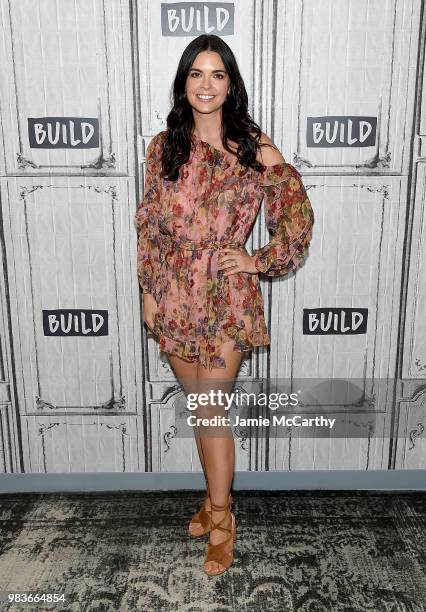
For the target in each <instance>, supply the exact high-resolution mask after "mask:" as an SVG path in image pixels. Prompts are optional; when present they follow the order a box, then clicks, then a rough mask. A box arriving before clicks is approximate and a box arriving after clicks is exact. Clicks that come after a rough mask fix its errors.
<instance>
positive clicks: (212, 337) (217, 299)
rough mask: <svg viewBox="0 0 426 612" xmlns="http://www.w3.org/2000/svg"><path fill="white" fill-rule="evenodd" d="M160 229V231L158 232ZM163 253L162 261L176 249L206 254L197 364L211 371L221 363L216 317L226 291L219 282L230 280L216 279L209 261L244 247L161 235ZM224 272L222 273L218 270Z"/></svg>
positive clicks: (239, 244)
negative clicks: (204, 310) (221, 252)
mask: <svg viewBox="0 0 426 612" xmlns="http://www.w3.org/2000/svg"><path fill="white" fill-rule="evenodd" d="M160 229H161V228H160ZM161 239H162V247H163V248H162V251H163V257H162V261H164V260H165V259H166V257H167V254H168V253H169V252H170V250H173V249H179V250H184V251H209V255H208V261H207V287H206V294H207V304H206V306H207V324H206V326H205V327H203V330H204V334H203V337H202V339H201V340H200V362H201V363H202V364H203V365H204V366H205V367H208V368H209V369H210V370H211V369H212V367H214V365H215V361H216V359H218V360H219V361H220V362H221V363H223V358H222V359H220V343H221V334H220V333H219V332H220V330H219V321H218V317H217V316H216V315H217V313H218V312H219V310H220V308H221V307H222V308H224V307H225V303H221V302H224V301H225V300H224V295H225V289H227V287H225V286H223V287H222V291H220V290H219V280H220V279H222V280H223V282H224V283H226V286H228V283H229V277H228V276H223V274H222V275H220V276H219V275H218V269H217V267H216V266H215V268H214V270H213V272H212V265H211V264H212V257H213V254H214V252H215V251H218V250H219V249H222V248H226V247H229V248H237V249H241V248H244V245H243V244H242V243H241V242H239V241H237V240H209V239H205V240H200V241H198V242H194V241H190V240H182V239H179V238H175V236H173V235H172V234H170V233H161ZM220 272H223V270H220Z"/></svg>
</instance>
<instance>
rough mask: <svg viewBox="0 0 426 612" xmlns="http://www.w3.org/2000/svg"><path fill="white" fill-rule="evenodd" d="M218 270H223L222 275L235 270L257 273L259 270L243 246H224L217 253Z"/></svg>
mask: <svg viewBox="0 0 426 612" xmlns="http://www.w3.org/2000/svg"><path fill="white" fill-rule="evenodd" d="M218 263H219V270H225V272H224V274H223V276H229V275H230V274H235V272H249V273H250V274H258V272H259V270H258V269H257V268H256V267H255V265H254V257H253V256H252V255H249V254H248V253H247V251H246V249H245V248H244V247H242V248H241V249H237V248H229V247H228V248H225V249H222V250H221V252H220V253H219V258H218Z"/></svg>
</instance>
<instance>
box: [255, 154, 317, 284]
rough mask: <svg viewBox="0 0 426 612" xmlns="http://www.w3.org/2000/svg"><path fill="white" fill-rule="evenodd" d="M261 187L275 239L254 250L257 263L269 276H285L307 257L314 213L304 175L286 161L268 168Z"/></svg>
mask: <svg viewBox="0 0 426 612" xmlns="http://www.w3.org/2000/svg"><path fill="white" fill-rule="evenodd" d="M261 188H262V190H263V192H264V205H265V220H266V225H267V228H268V230H269V232H270V233H271V234H272V239H271V240H270V242H268V244H266V245H265V246H263V247H261V248H259V249H255V250H254V251H253V254H252V256H253V258H254V259H253V261H254V266H255V268H256V269H257V270H258V271H259V272H262V273H263V274H266V275H267V276H284V275H286V274H288V273H290V272H291V271H293V270H295V269H296V268H297V267H298V266H299V265H300V264H301V263H302V261H303V260H304V259H305V258H306V256H307V251H308V248H309V244H310V242H311V239H312V228H313V225H314V212H313V209H312V206H311V202H310V200H309V198H308V196H307V193H306V190H305V187H304V185H303V182H302V177H301V175H300V174H299V172H298V171H297V170H296V168H295V167H294V166H292V165H291V164H288V163H287V162H281V163H278V164H275V165H273V166H269V167H267V168H266V169H265V171H264V172H263V175H262V181H261Z"/></svg>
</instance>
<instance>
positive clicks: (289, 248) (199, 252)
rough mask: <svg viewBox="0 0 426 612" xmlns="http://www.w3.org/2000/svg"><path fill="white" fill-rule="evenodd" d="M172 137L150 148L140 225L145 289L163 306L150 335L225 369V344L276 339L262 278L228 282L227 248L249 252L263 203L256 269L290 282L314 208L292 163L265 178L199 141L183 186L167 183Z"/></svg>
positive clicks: (237, 276)
mask: <svg viewBox="0 0 426 612" xmlns="http://www.w3.org/2000/svg"><path fill="white" fill-rule="evenodd" d="M166 134H167V132H166V131H163V132H160V133H159V134H157V135H156V136H154V138H153V139H152V140H151V142H150V143H149V146H148V148H147V154H146V175H145V191H144V198H143V200H142V202H141V203H140V204H139V206H138V208H137V212H136V215H135V218H134V222H135V226H136V229H137V232H138V248H137V271H138V279H139V284H140V286H141V287H142V289H143V291H144V293H152V294H153V296H154V298H155V300H156V302H157V304H158V309H157V311H156V314H155V318H154V326H153V331H154V334H155V336H156V337H157V339H158V340H159V343H160V350H162V351H164V352H166V353H169V354H172V355H178V356H179V357H181V358H182V359H184V360H186V361H199V362H200V363H201V364H203V366H204V367H206V368H209V370H211V369H212V368H225V367H226V363H225V360H224V359H223V357H222V356H221V345H222V344H223V343H224V342H227V341H228V342H229V340H234V346H233V348H234V350H235V351H240V352H242V351H246V350H250V349H251V348H252V347H254V346H266V345H268V344H270V338H269V335H268V331H267V327H266V323H265V317H264V307H263V296H262V292H261V288H260V283H259V276H258V274H252V273H248V272H235V273H233V274H230V275H229V276H224V274H223V272H224V270H220V269H218V256H219V253H220V249H221V248H222V247H238V248H241V249H245V247H244V244H245V242H246V241H247V238H248V236H249V234H250V232H251V229H252V227H253V224H254V222H255V220H256V216H257V214H258V211H259V208H260V205H261V202H262V199H263V198H264V199H265V218H266V224H267V227H268V230H269V232H270V233H271V241H270V242H269V243H268V244H266V245H265V246H263V247H262V248H260V249H256V250H255V251H254V252H253V253H252V254H253V255H254V256H255V259H254V264H255V267H256V269H257V270H258V271H259V272H260V273H262V274H266V275H267V276H284V275H286V274H288V273H289V272H291V271H293V270H294V269H296V268H297V267H298V266H299V264H300V263H301V262H302V261H303V259H304V258H305V257H306V255H307V251H308V246H309V243H310V240H311V237H312V226H313V223H314V214H313V210H312V206H311V203H310V201H309V199H308V197H307V195H306V191H305V188H304V185H303V183H302V180H301V176H300V174H299V172H298V171H297V170H296V169H295V168H294V167H293V166H292V165H290V164H288V163H286V162H282V163H279V164H275V165H273V166H267V167H266V169H265V170H264V171H263V172H258V171H256V170H254V169H252V168H247V167H246V166H243V165H242V164H240V163H239V161H238V160H237V157H236V156H235V155H233V154H232V153H228V152H226V153H224V152H221V151H219V150H218V149H216V148H215V147H213V146H212V145H210V144H209V143H207V142H204V141H203V140H200V139H199V138H198V137H197V136H195V135H194V136H193V140H192V146H191V154H190V158H189V160H188V162H187V163H186V164H184V165H183V166H181V168H180V171H179V178H178V180H177V181H176V182H173V181H169V180H166V179H163V178H161V177H160V172H161V154H162V146H163V143H164V140H165V137H166ZM246 252H247V251H246Z"/></svg>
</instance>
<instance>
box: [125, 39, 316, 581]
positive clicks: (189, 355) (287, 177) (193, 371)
mask: <svg viewBox="0 0 426 612" xmlns="http://www.w3.org/2000/svg"><path fill="white" fill-rule="evenodd" d="M247 108H248V98H247V92H246V89H245V86H244V82H243V80H242V77H241V74H240V72H239V69H238V66H237V62H236V60H235V57H234V55H233V53H232V51H231V49H230V48H229V47H228V45H227V44H226V43H225V42H224V41H223V40H222V39H221V38H219V37H217V36H214V35H202V36H199V37H198V38H196V39H194V40H193V41H192V42H191V43H190V44H189V45H188V46H187V48H186V49H185V51H184V52H183V55H182V57H181V59H180V62H179V65H178V69H177V73H176V76H175V80H174V85H173V108H172V110H171V111H170V113H169V115H168V117H167V130H165V131H162V132H160V133H159V134H157V135H156V136H155V137H154V138H153V139H152V140H151V142H150V144H149V146H148V149H147V154H146V162H147V166H146V178H145V195H144V199H143V201H142V202H141V203H140V205H139V207H138V210H137V213H136V216H135V225H136V227H137V230H138V263H137V267H138V278H139V283H140V286H141V287H142V289H143V293H144V296H143V298H144V303H143V309H144V320H145V323H146V325H147V326H148V328H149V329H150V330H151V331H152V332H153V334H154V335H155V336H156V337H157V338H158V340H159V342H160V349H161V350H162V351H164V352H165V353H167V355H168V359H169V362H170V365H171V367H172V369H173V372H174V374H175V375H176V377H177V378H178V380H179V381H180V383H181V385H182V388H183V390H184V392H185V393H186V394H188V393H200V392H208V390H209V389H214V390H216V391H218V390H219V389H220V390H222V391H223V392H228V393H229V392H231V390H232V387H233V382H234V380H235V378H236V376H237V374H238V370H239V368H240V365H241V361H242V359H243V358H244V357H245V356H246V355H247V354H248V351H250V350H251V349H252V348H253V346H265V345H268V344H269V343H270V339H269V336H268V332H267V328H266V324H265V319H264V311H263V298H262V293H261V290H260V284H259V278H258V273H259V272H261V273H264V274H266V275H268V276H282V275H284V274H287V273H289V272H290V271H292V270H294V269H295V268H297V267H298V266H299V264H300V263H301V262H302V261H303V259H304V258H305V256H306V254H307V249H308V245H309V242H310V240H311V236H312V226H313V222H314V215H313V211H312V207H311V204H310V202H309V199H308V197H307V195H306V191H305V189H304V186H303V184H302V181H301V177H300V174H299V173H298V172H297V170H296V169H295V168H294V167H293V166H291V165H290V164H287V163H286V162H285V160H284V158H283V156H282V155H281V153H280V152H279V150H278V149H277V148H276V147H275V145H274V143H273V142H272V141H271V140H270V139H269V138H268V136H266V134H264V133H262V132H261V130H260V128H259V126H258V125H257V124H256V123H254V121H252V119H251V118H250V115H249V113H248V110H247ZM263 197H264V198H265V214H266V222H267V226H268V229H269V231H270V232H271V234H272V239H271V241H270V242H269V243H268V244H267V245H266V246H264V247H262V248H260V249H257V250H256V251H255V252H254V253H253V254H252V255H249V253H248V252H247V250H246V249H245V248H244V244H245V242H246V240H247V238H248V235H249V233H250V230H251V228H252V226H253V223H254V221H255V219H256V216H257V213H258V211H259V207H260V204H261V201H262V198H263ZM219 376H220V379H218V377H219ZM213 410H216V413H217V414H223V413H222V411H221V408H220V407H219V408H218V407H217V406H213V405H211V406H208V407H204V408H203V407H202V406H199V407H198V408H197V412H196V416H201V417H202V416H206V415H209V416H211V414H212V411H213ZM194 432H195V437H196V442H197V448H198V453H199V456H200V461H201V464H202V467H203V471H204V476H205V478H206V497H205V500H204V504H203V507H202V509H201V511H200V512H199V513H197V514H196V515H194V517H193V518H192V521H191V523H190V525H189V532H190V533H191V535H193V536H199V535H203V534H207V533H209V543H208V549H207V556H206V558H205V561H204V571H205V572H206V573H207V574H209V575H212V576H213V575H218V574H220V573H223V572H224V571H226V570H227V569H228V568H229V567H230V565H231V564H232V562H233V542H234V540H235V531H236V527H235V516H234V514H233V513H232V512H231V510H230V509H231V503H232V496H231V494H230V489H231V483H232V477H233V471H234V460H235V448H234V439H233V436H232V431H231V430H230V427H229V426H228V427H227V426H225V425H224V426H223V427H220V428H216V430H215V432H214V434H213V432H212V430H211V429H209V428H206V429H203V430H202V433H203V435H201V430H199V429H198V428H195V429H194ZM218 433H219V434H220V435H217V434H218Z"/></svg>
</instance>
